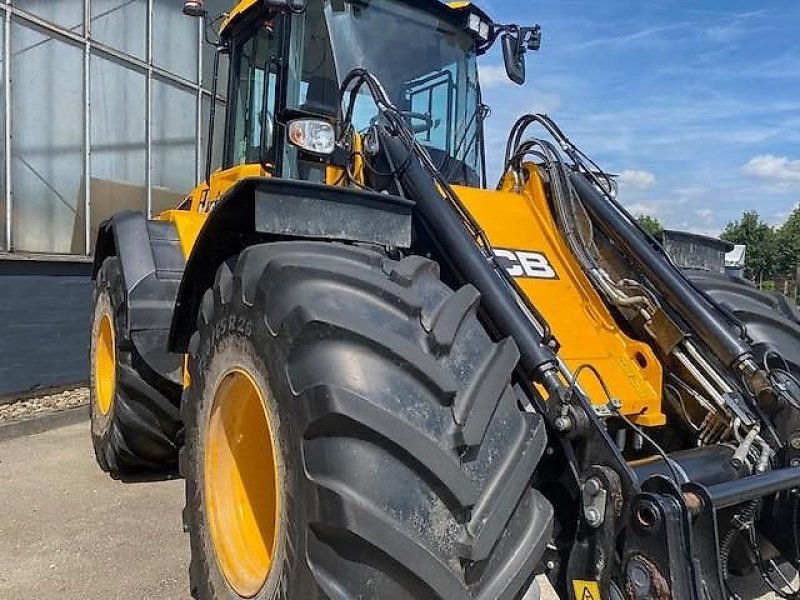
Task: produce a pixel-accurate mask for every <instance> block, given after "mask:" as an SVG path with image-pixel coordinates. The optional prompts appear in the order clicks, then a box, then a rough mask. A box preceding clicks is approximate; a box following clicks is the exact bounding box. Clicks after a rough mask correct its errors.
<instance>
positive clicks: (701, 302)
mask: <svg viewBox="0 0 800 600" xmlns="http://www.w3.org/2000/svg"><path fill="white" fill-rule="evenodd" d="M570 180H571V181H572V185H573V186H574V187H575V189H576V191H577V192H578V195H579V196H580V198H581V200H582V201H583V204H584V206H585V207H586V209H587V210H588V211H589V213H590V214H591V215H592V217H593V219H594V220H595V222H596V223H597V225H598V227H599V228H600V229H602V230H603V233H605V235H607V236H608V237H609V238H610V239H612V240H613V241H614V243H615V244H617V245H618V246H619V247H620V248H621V249H622V250H623V251H624V252H625V253H626V254H627V255H628V256H629V257H630V258H631V259H632V260H634V261H636V262H637V264H638V265H639V267H640V268H641V269H642V271H643V272H644V274H645V275H646V276H647V277H648V278H649V279H650V280H651V281H653V283H654V284H656V286H657V287H658V289H659V291H660V292H661V293H662V294H663V295H664V297H665V298H666V300H667V302H668V303H669V304H670V305H671V306H672V307H673V308H674V309H675V310H676V311H677V312H678V313H679V314H680V315H681V317H682V318H683V319H684V320H685V321H686V322H687V323H688V324H689V325H690V326H691V327H692V329H694V330H695V331H697V332H698V334H699V336H700V338H701V339H702V340H703V341H704V342H705V343H706V344H707V345H708V346H709V347H710V348H711V350H712V351H713V352H714V354H715V355H716V356H717V357H718V358H719V359H720V360H721V361H722V362H723V363H724V364H725V365H726V366H727V367H729V368H736V367H738V366H739V365H740V364H741V363H742V362H743V361H745V360H747V359H750V358H751V357H752V355H751V352H750V348H749V347H748V346H747V345H746V344H745V343H744V342H743V341H742V340H740V339H738V338H737V337H736V336H735V335H734V334H733V332H732V331H731V330H730V328H729V327H728V324H727V323H726V322H724V321H723V320H722V319H720V318H719V317H718V316H717V314H716V311H715V309H714V308H713V307H712V306H711V305H709V304H708V303H707V302H706V301H705V299H704V298H703V297H702V296H701V295H700V294H698V293H697V292H696V291H695V290H694V288H693V287H692V286H691V285H690V284H689V283H688V282H687V281H686V280H685V279H684V278H683V277H682V276H681V275H680V274H679V273H677V272H676V271H675V268H674V267H673V266H672V265H671V264H669V263H668V262H667V261H666V260H664V259H663V258H662V257H661V256H659V255H658V254H656V253H654V252H653V250H652V248H651V247H650V245H649V244H648V243H647V241H646V240H645V239H644V238H643V237H642V236H641V235H639V232H638V231H636V230H634V228H633V226H632V225H631V224H630V223H629V222H628V221H627V220H626V219H624V218H623V217H622V216H621V215H620V214H618V213H617V211H616V210H615V209H614V207H613V206H611V205H610V204H609V203H608V201H607V200H606V199H605V198H604V197H603V196H602V195H601V194H600V192H599V191H597V190H596V189H595V188H594V186H592V185H591V184H590V183H589V182H588V181H587V180H586V178H585V177H584V176H583V175H582V174H580V173H572V174H571V175H570Z"/></svg>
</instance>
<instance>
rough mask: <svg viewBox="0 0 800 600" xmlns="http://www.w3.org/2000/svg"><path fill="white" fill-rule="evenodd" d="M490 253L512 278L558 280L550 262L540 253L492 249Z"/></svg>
mask: <svg viewBox="0 0 800 600" xmlns="http://www.w3.org/2000/svg"><path fill="white" fill-rule="evenodd" d="M492 252H494V255H495V256H496V257H497V258H498V259H499V262H500V264H501V265H502V266H503V268H505V270H506V271H508V274H509V275H511V276H512V277H531V278H533V279H558V275H557V274H556V271H555V269H554V268H553V267H552V266H551V265H550V261H548V260H547V257H546V256H545V255H544V254H542V253H541V252H529V251H527V250H505V249H503V248H493V249H492Z"/></svg>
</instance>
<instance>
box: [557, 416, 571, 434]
mask: <svg viewBox="0 0 800 600" xmlns="http://www.w3.org/2000/svg"><path fill="white" fill-rule="evenodd" d="M553 427H555V429H556V431H560V432H561V433H563V432H565V431H569V430H570V429H572V420H571V419H570V418H569V417H556V420H555V421H553Z"/></svg>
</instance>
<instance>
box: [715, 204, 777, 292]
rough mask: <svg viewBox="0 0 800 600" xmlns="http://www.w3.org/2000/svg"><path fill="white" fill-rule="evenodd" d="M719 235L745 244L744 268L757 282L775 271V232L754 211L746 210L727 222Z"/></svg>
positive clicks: (735, 242) (724, 238)
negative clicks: (737, 217)
mask: <svg viewBox="0 0 800 600" xmlns="http://www.w3.org/2000/svg"><path fill="white" fill-rule="evenodd" d="M720 237H721V238H722V239H723V240H727V241H729V242H732V243H734V244H745V245H746V246H747V259H746V261H745V268H746V269H747V270H748V271H749V272H750V275H751V276H752V277H753V279H755V280H756V281H757V282H758V283H759V284H760V283H761V282H762V281H764V279H767V278H769V277H771V276H772V274H773V273H774V272H775V266H776V256H775V255H776V248H777V244H776V237H777V234H776V233H775V230H774V229H773V228H772V227H770V226H769V225H768V224H767V223H765V222H764V221H762V220H761V218H760V217H759V216H758V213H757V212H756V211H746V212H745V213H744V214H743V215H742V218H741V219H739V220H738V221H731V222H730V223H728V224H727V225H726V226H725V230H724V231H723V232H722V235H721V236H720Z"/></svg>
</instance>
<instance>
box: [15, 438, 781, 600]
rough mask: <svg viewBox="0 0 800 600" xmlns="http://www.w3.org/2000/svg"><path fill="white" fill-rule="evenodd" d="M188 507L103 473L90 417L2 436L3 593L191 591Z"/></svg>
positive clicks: (119, 596)
mask: <svg viewBox="0 0 800 600" xmlns="http://www.w3.org/2000/svg"><path fill="white" fill-rule="evenodd" d="M182 508H183V482H182V481H178V480H173V481H152V482H139V483H123V482H120V481H114V480H112V479H110V478H109V477H108V476H107V475H105V474H104V473H102V472H101V471H100V469H99V468H98V467H97V466H96V464H95V462H94V456H93V454H92V448H91V442H90V440H89V431H88V422H83V423H79V424H77V425H69V426H65V427H61V428H59V429H53V430H50V431H46V432H44V433H40V434H36V435H29V436H25V437H20V438H17V439H12V440H7V441H4V442H0V600H22V599H25V600H27V599H29V598H35V599H37V600H51V599H52V600H110V599H116V600H179V599H180V600H183V599H187V598H188V597H189V590H188V573H187V565H188V560H189V548H188V545H189V542H188V537H187V536H185V535H184V534H183V532H182V527H181V510H182ZM542 587H543V592H544V593H543V600H554V599H556V596H555V594H553V593H552V591H550V590H549V589H547V585H546V583H545V584H543V586H542ZM737 589H738V590H739V592H740V594H742V597H743V598H745V599H755V598H760V599H761V600H767V599H768V598H776V596H772V595H761V594H763V590H761V588H760V586H759V585H758V582H757V581H750V582H744V583H739V584H737ZM556 600H557V599H556Z"/></svg>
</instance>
